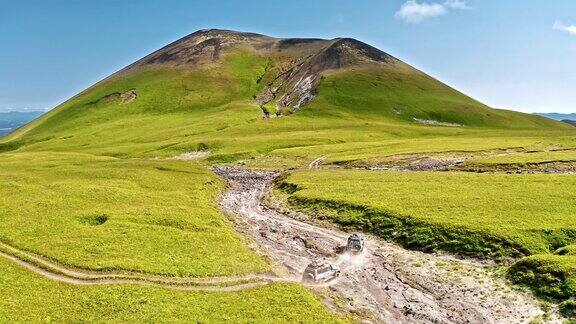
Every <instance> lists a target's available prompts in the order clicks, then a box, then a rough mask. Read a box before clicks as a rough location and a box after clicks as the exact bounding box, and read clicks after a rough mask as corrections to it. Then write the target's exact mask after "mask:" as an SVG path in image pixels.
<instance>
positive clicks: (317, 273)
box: [302, 260, 340, 283]
mask: <svg viewBox="0 0 576 324" xmlns="http://www.w3.org/2000/svg"><path fill="white" fill-rule="evenodd" d="M338 276H340V269H339V268H338V267H337V266H335V265H333V264H330V263H328V262H325V261H324V260H316V261H313V262H312V263H310V264H309V265H308V266H307V267H306V270H304V275H303V278H302V279H303V280H304V282H313V283H321V282H328V281H330V280H333V279H336V278H337V277H338Z"/></svg>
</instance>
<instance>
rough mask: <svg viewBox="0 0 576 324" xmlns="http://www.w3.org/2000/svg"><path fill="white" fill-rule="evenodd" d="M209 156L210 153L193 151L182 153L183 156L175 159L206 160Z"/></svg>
mask: <svg viewBox="0 0 576 324" xmlns="http://www.w3.org/2000/svg"><path fill="white" fill-rule="evenodd" d="M208 155H210V151H191V152H185V153H182V154H180V155H178V156H176V157H175V158H174V159H176V160H185V161H191V160H198V159H202V158H205V157H207V156H208Z"/></svg>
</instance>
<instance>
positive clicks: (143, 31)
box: [0, 0, 576, 112]
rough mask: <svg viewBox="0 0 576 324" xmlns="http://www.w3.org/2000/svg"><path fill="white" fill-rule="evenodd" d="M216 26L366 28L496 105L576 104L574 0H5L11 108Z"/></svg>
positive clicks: (36, 103)
mask: <svg viewBox="0 0 576 324" xmlns="http://www.w3.org/2000/svg"><path fill="white" fill-rule="evenodd" d="M204 28H226V29H234V30H242V31H252V32H258V33H263V34H267V35H271V36H277V37H323V38H334V37H341V36H345V37H354V38H357V39H359V40H362V41H364V42H367V43H370V44H372V45H375V46H376V47H379V48H380V49H382V50H384V51H386V52H388V53H390V54H392V55H395V56H396V57H398V58H400V59H402V60H404V61H406V62H407V63H410V64H412V65H414V66H415V67H417V68H420V69H422V70H423V71H425V72H427V73H429V74H431V75H433V76H434V77H436V78H438V79H440V80H442V81H444V82H446V83H448V84H450V85H452V86H453V87H455V88H457V89H459V90H461V91H463V92H465V93H466V94H469V95H471V96H472V97H475V98H477V99H479V100H481V101H483V102H485V103H487V104H489V105H491V106H493V107H498V108H508V109H515V110H520V111H525V112H535V111H539V112H551V111H556V112H576V89H575V85H576V1H574V0H554V1H544V0H531V1H526V0H506V1H502V0H467V1H464V0H425V1H423V0H417V1H416V0H411V1H407V0H374V1H362V0H357V1H350V0H326V1H320V0H315V1H310V0H290V1H273V0H267V1H240V0H238V1H233V0H230V1H215V0H211V1H203V0H201V1H197V0H196V1H178V0H163V1H161V0H156V1H152V0H150V1H146V0H138V1H136V0H132V1H131V0H123V1H120V0H99V1H79V0H78V1H73V0H68V1H58V0H38V1H33V0H28V1H27V0H19V1H9V0H0V110H9V109H18V110H21V109H49V108H52V107H54V106H55V105H57V104H58V103H60V102H62V101H63V100H65V99H67V98H68V97H70V96H72V95H74V94H76V93H77V92H79V91H81V90H83V89H85V88H86V87H88V86H90V85H91V84H93V83H94V82H96V81H98V80H100V79H102V78H104V77H106V76H107V75H109V74H110V73H112V72H114V71H116V70H118V69H120V68H122V67H123V66H125V65H127V64H129V63H131V62H133V61H135V60H136V59H138V58H140V57H142V56H144V55H146V54H147V53H149V52H151V51H153V50H156V49H158V48H160V47H161V46H163V45H165V44H167V43H169V42H171V41H174V40H176V39H178V38H180V37H182V36H185V35H187V34H189V33H191V32H194V31H196V30H198V29H204Z"/></svg>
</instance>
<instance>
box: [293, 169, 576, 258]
mask: <svg viewBox="0 0 576 324" xmlns="http://www.w3.org/2000/svg"><path fill="white" fill-rule="evenodd" d="M284 181H285V183H288V184H291V185H292V186H287V188H289V189H290V188H291V189H292V191H294V190H296V191H294V192H293V193H292V194H291V195H290V197H289V198H288V199H289V202H291V203H293V204H295V205H297V206H298V205H300V206H306V207H314V206H319V207H320V209H327V210H329V211H332V213H331V214H330V215H331V217H332V219H334V220H335V221H337V222H338V223H341V224H344V225H347V226H352V227H360V228H364V229H368V230H371V231H373V232H376V233H379V234H382V235H383V236H388V237H394V238H396V239H398V240H399V241H401V242H403V243H404V244H407V245H409V246H414V247H419V248H424V249H426V250H435V249H448V250H455V251H457V252H460V253H473V254H491V253H498V252H501V253H504V254H510V253H512V254H516V255H518V254H532V253H539V252H548V251H551V250H554V249H556V248H559V247H562V246H565V245H567V244H569V243H570V242H571V241H573V240H574V239H576V220H575V219H574V217H573V215H574V211H575V203H576V201H575V199H574V196H573V194H572V193H573V192H574V191H575V190H576V182H574V179H573V176H571V175H543V174H534V175H508V174H475V173H463V172H455V173H449V172H441V173H434V172H413V173H408V172H372V171H360V170H313V171H303V172H296V173H294V174H291V175H290V176H289V177H288V178H287V179H286V180H284ZM527 188H529V190H527ZM499 249H501V250H502V251H498V250H499Z"/></svg>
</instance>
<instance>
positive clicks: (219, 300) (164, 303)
mask: <svg viewBox="0 0 576 324" xmlns="http://www.w3.org/2000/svg"><path fill="white" fill-rule="evenodd" d="M0 294H2V296H3V297H2V298H0V322H2V323H14V322H21V323H42V322H55V323H79V322H98V323H108V322H114V323H118V322H122V323H126V322H130V323H150V322H154V323H164V322H171V323H175V322H179V323H180V322H181V323H188V322H191V321H192V322H195V323H230V322H233V323H247V322H256V323H274V322H282V323H291V322H309V323H312V322H315V323H328V322H330V323H335V322H343V321H344V320H343V319H341V318H338V317H336V316H335V315H333V314H331V313H330V312H329V311H328V310H327V309H326V308H325V307H324V305H323V304H322V302H321V301H320V300H319V299H318V297H316V296H314V295H313V294H312V293H311V292H310V291H308V290H307V289H306V288H304V287H302V286H300V285H296V284H274V285H270V286H266V287H261V288H254V289H249V290H245V291H240V292H233V293H228V292H187V291H177V290H168V289H162V288H154V287H147V286H136V285H113V286H74V285H70V284H65V283H60V282H54V281H50V280H48V279H45V278H43V277H41V276H39V275H37V274H34V273H31V272H29V271H28V270H26V269H23V268H20V267H19V266H17V265H15V264H12V263H9V262H7V261H6V260H5V259H3V258H1V257H0Z"/></svg>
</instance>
